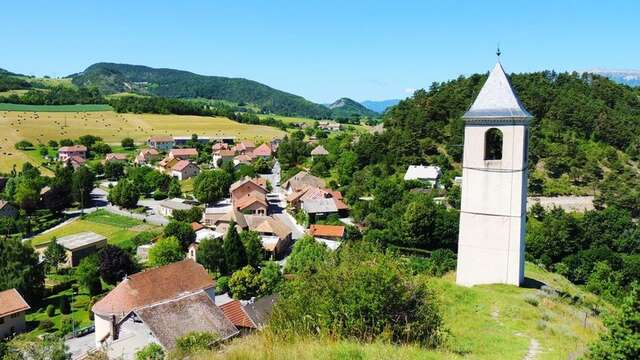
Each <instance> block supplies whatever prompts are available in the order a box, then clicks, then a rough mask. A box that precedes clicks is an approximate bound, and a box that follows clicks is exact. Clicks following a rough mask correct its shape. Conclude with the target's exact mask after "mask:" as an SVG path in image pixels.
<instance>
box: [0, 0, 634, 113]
mask: <svg viewBox="0 0 640 360" xmlns="http://www.w3.org/2000/svg"><path fill="white" fill-rule="evenodd" d="M3 10H4V14H5V16H4V17H3V21H2V24H3V33H4V34H5V36H4V44H3V45H4V46H3V48H4V50H5V51H3V54H2V61H0V68H4V69H7V70H9V71H13V72H18V73H25V74H32V75H38V76H42V75H50V76H56V77H59V76H66V75H69V74H71V73H75V72H78V71H82V70H84V69H85V68H86V67H87V66H89V65H91V64H93V63H95V62H102V61H108V62H119V63H129V64H139V65H147V66H152V67H165V68H175V69H181V70H187V71H192V72H195V73H199V74H205V75H219V76H231V77H243V78H247V79H251V80H256V81H259V82H262V83H264V84H267V85H269V86H272V87H274V88H277V89H280V90H284V91H287V92H290V93H294V94H297V95H301V96H304V97H306V98H307V99H309V100H312V101H315V102H318V103H330V102H333V101H335V100H336V99H337V98H339V97H350V98H353V99H355V100H359V101H362V100H383V99H392V98H403V97H406V96H408V95H410V93H411V92H412V91H413V90H414V89H418V88H427V87H428V86H429V85H430V84H431V83H432V82H433V81H446V80H449V79H452V78H455V77H457V76H459V75H461V74H462V75H468V74H472V73H476V72H486V71H488V70H489V69H490V68H491V67H492V65H493V63H494V62H495V48H496V45H497V43H498V42H499V43H500V45H501V49H502V51H503V56H502V58H503V63H504V66H505V69H506V70H507V71H508V72H529V71H537V70H545V69H553V70H557V71H573V70H585V69H592V68H607V69H637V68H639V67H640V65H639V64H638V63H637V59H638V58H640V48H639V47H637V46H634V44H635V42H636V41H637V39H635V38H636V36H637V34H638V30H639V29H638V27H639V26H638V22H637V14H638V13H640V11H639V10H640V3H638V2H637V1H615V2H610V3H607V4H602V3H600V2H595V1H575V0H574V1H565V2H563V3H562V4H559V3H558V2H553V1H538V2H535V3H528V2H527V3H525V2H513V1H494V2H492V3H491V4H486V3H484V2H482V3H481V2H474V1H455V2H454V1H449V2H439V1H417V0H416V1H381V2H379V3H375V4H372V3H369V2H365V1H350V2H348V3H344V2H339V1H334V0H330V1H304V2H295V3H294V2H290V1H269V2H261V1H253V0H251V1H242V2H234V1H218V2H215V3H213V2H206V1H182V2H180V3H169V2H166V3H164V2H162V3H160V2H154V1H147V0H145V1H138V2H125V1H120V0H118V1H112V2H108V3H107V2H99V1H93V2H90V3H85V2H80V1H77V0H73V1H66V2H48V1H25V2H9V3H7V4H3Z"/></svg>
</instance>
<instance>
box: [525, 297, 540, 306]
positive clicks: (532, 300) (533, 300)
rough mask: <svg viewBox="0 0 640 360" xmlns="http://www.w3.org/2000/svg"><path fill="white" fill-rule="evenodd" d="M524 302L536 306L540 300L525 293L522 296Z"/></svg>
mask: <svg viewBox="0 0 640 360" xmlns="http://www.w3.org/2000/svg"><path fill="white" fill-rule="evenodd" d="M524 302H526V303H527V304H529V305H533V306H538V304H539V303H540V301H539V300H538V297H537V296H535V295H527V296H525V297H524Z"/></svg>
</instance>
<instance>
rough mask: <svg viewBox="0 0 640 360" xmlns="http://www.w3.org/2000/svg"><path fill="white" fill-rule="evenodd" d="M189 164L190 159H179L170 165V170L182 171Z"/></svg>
mask: <svg viewBox="0 0 640 360" xmlns="http://www.w3.org/2000/svg"><path fill="white" fill-rule="evenodd" d="M189 165H191V161H189V160H180V161H178V162H177V163H175V165H173V166H172V167H171V170H175V171H182V170H184V169H186V167H187V166H189Z"/></svg>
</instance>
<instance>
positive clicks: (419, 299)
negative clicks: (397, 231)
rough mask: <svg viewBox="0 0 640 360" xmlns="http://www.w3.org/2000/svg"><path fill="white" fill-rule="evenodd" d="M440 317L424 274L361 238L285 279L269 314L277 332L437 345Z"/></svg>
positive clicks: (440, 326) (287, 334) (290, 334)
mask: <svg viewBox="0 0 640 360" xmlns="http://www.w3.org/2000/svg"><path fill="white" fill-rule="evenodd" d="M442 324H443V321H442V317H441V315H440V312H439V309H438V305H437V301H436V298H435V296H434V294H433V292H432V291H431V290H430V288H429V287H428V284H427V283H426V278H425V277H413V276H411V275H410V274H409V273H408V272H407V271H406V270H405V267H404V266H402V264H401V263H400V262H399V261H398V259H397V257H396V256H394V255H393V254H391V253H387V254H384V253H382V252H380V251H379V250H378V249H377V248H376V247H375V246H374V245H372V244H367V243H363V242H355V243H349V244H344V245H343V247H342V248H341V251H340V252H338V253H336V254H334V255H332V256H330V257H329V258H328V259H326V260H324V261H323V262H321V263H320V264H319V265H318V268H317V272H314V273H309V272H307V273H301V274H299V275H298V277H297V278H296V279H294V280H293V281H290V282H288V283H285V285H284V287H283V290H282V291H281V293H280V299H279V301H278V303H277V304H276V305H275V308H274V312H273V316H272V318H271V328H272V329H273V331H274V334H276V335H277V336H282V337H285V338H287V337H292V336H297V335H302V336H318V335H328V336H330V337H337V338H349V339H358V340H360V341H374V340H376V339H388V340H390V341H392V342H395V343H410V342H415V343H419V344H421V345H423V346H437V345H438V344H440V343H441V340H442V335H441V332H442Z"/></svg>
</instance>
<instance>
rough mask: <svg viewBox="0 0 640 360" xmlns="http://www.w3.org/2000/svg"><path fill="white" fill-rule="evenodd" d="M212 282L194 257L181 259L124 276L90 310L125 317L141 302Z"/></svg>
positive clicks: (154, 299) (177, 293) (144, 303)
mask: <svg viewBox="0 0 640 360" xmlns="http://www.w3.org/2000/svg"><path fill="white" fill-rule="evenodd" d="M213 286H214V282H213V280H212V279H211V277H210V276H209V274H208V273H207V271H206V270H205V269H204V267H202V265H200V264H198V263H196V262H195V261H193V260H189V259H187V260H182V261H179V262H175V263H172V264H169V265H165V266H160V267H157V268H153V269H150V270H146V271H142V272H139V273H136V274H133V275H131V276H129V277H127V278H126V279H125V280H123V281H122V282H120V284H118V286H116V287H115V288H114V289H113V290H111V291H110V292H109V293H108V294H107V295H106V296H105V297H104V298H102V299H101V300H100V301H98V302H97V303H96V304H95V305H93V308H92V311H93V312H94V313H96V314H99V315H103V316H110V315H116V316H118V317H124V316H126V315H127V314H128V313H130V312H131V311H133V310H135V309H138V308H141V307H143V306H147V305H151V304H155V303H158V302H160V301H164V300H169V299H173V298H175V297H176V296H178V295H181V294H186V293H191V292H196V291H199V290H203V289H208V288H211V287H213Z"/></svg>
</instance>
